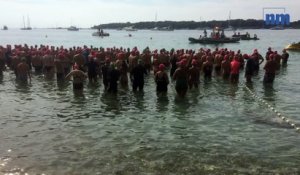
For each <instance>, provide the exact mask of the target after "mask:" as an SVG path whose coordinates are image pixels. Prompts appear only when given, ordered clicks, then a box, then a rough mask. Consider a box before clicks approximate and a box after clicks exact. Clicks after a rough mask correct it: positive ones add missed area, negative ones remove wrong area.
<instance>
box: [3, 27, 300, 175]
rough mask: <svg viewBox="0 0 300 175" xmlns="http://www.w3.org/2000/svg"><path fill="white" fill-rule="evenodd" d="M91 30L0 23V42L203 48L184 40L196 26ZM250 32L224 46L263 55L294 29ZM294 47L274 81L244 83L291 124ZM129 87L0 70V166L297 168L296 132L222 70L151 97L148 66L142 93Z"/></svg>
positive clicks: (295, 91) (171, 170) (115, 170)
mask: <svg viewBox="0 0 300 175" xmlns="http://www.w3.org/2000/svg"><path fill="white" fill-rule="evenodd" d="M5 32H6V33H5ZM22 32H24V33H22ZM26 32H27V33H26ZM91 32H92V31H90V30H82V31H79V32H67V31H62V30H60V31H57V30H46V29H44V30H42V29H36V30H32V31H19V30H9V31H0V38H1V39H0V44H8V43H11V44H14V43H25V42H26V43H28V44H49V45H56V46H59V45H64V46H73V45H76V46H77V45H80V46H81V45H84V44H86V45H94V46H95V47H100V46H103V47H112V46H117V47H119V46H123V47H124V46H126V47H133V46H138V47H139V48H140V49H142V48H144V47H146V46H149V47H150V48H151V49H154V48H158V49H160V48H162V47H165V48H167V49H170V48H173V47H174V48H176V49H177V48H185V49H189V48H190V49H196V48H200V47H201V45H193V44H189V43H188V41H187V37H189V36H194V37H197V36H198V35H200V34H199V33H201V31H174V32H153V31H137V32H132V35H133V37H131V38H129V37H127V35H128V33H127V32H124V31H109V33H110V34H111V36H110V37H108V38H95V37H92V36H91ZM249 32H250V33H257V35H258V37H260V38H261V40H260V41H256V42H255V41H248V42H247V41H243V42H241V43H240V44H229V45H223V46H221V47H228V48H230V49H233V50H237V49H238V48H240V49H241V50H242V51H244V52H250V51H252V50H253V49H254V48H258V49H259V50H260V51H261V52H262V53H263V54H264V53H265V51H266V48H267V47H268V46H269V45H271V46H273V48H275V49H276V50H278V51H281V49H282V48H283V47H284V46H285V45H286V44H288V43H290V42H294V41H295V39H297V38H296V36H297V37H298V36H299V31H298V30H284V31H268V30H249ZM270 32H272V33H270ZM45 35H47V36H48V37H47V38H45ZM150 37H152V40H150ZM209 47H212V48H213V47H214V46H209ZM299 56H300V54H299V53H294V52H291V53H290V61H289V65H288V67H287V68H284V69H281V70H280V71H279V72H278V75H277V76H276V80H275V82H274V84H273V86H271V87H265V86H263V84H262V78H263V71H260V74H259V75H258V76H257V77H255V78H254V83H253V84H252V86H250V88H251V89H252V90H253V91H254V92H255V93H256V94H257V95H258V96H260V97H262V98H263V99H264V100H266V101H267V102H269V103H270V104H272V105H274V106H275V108H276V109H277V110H279V111H280V112H281V113H283V114H284V115H285V116H287V117H288V118H290V119H292V120H293V121H294V122H295V123H296V124H298V125H300V117H299V113H300V109H299V103H300V100H299V99H300V98H299V97H300V95H299V94H300V88H299V85H300V80H299V74H300V70H299V66H300V61H299ZM240 81H241V82H243V81H244V79H243V76H242V74H241V76H240ZM130 89H131V88H129V90H125V89H120V90H119V92H118V94H117V95H111V94H106V93H104V92H103V85H102V84H98V85H97V86H92V85H89V84H88V83H86V85H85V89H84V92H83V93H82V94H78V93H73V90H72V86H71V83H70V82H65V83H57V82H56V80H47V79H45V78H44V77H43V76H42V75H34V77H33V80H32V83H31V84H29V85H24V84H19V83H18V82H16V81H15V77H14V75H13V74H12V72H5V73H4V76H3V78H2V79H1V80H0V94H1V95H0V101H1V103H0V110H1V113H0V116H1V117H0V140H1V144H0V174H22V173H23V174H25V173H28V174H42V173H44V174H268V173H269V174H276V173H279V174H299V173H300V168H299V164H300V159H299V157H300V148H299V145H300V139H299V137H300V133H297V132H296V131H295V129H293V128H291V127H290V126H289V125H287V124H285V123H284V122H283V121H282V120H280V119H279V118H277V117H276V114H275V113H273V112H272V111H271V110H270V109H268V108H267V107H266V106H265V105H264V104H262V103H260V102H258V101H257V100H255V99H254V98H253V97H252V96H251V94H250V93H249V92H248V91H247V90H246V89H245V88H244V87H243V86H242V85H231V84H229V83H228V82H226V81H225V82H224V81H223V80H222V79H221V78H219V77H213V79H212V80H211V81H210V82H205V81H204V80H203V79H201V85H200V88H199V90H192V91H189V92H188V93H187V97H186V98H184V99H181V98H178V97H176V93H175V90H174V85H173V84H172V83H171V85H170V86H169V91H168V94H167V96H157V95H156V92H155V86H154V80H153V76H152V75H149V76H148V77H147V78H146V85H145V89H144V92H143V93H133V92H132V91H131V90H130Z"/></svg>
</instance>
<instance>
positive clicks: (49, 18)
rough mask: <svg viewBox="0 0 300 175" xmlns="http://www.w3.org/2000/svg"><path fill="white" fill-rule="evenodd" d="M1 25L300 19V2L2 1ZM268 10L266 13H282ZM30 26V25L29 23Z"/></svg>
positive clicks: (285, 0) (237, 0)
mask: <svg viewBox="0 0 300 175" xmlns="http://www.w3.org/2000/svg"><path fill="white" fill-rule="evenodd" d="M0 7H1V12H0V26H3V25H7V26H8V27H9V28H20V27H22V26H23V17H25V19H26V20H27V16H28V17H29V19H30V24H31V27H37V28H47V27H68V26H70V25H75V26H77V27H83V28H85V27H92V26H94V25H98V24H107V23H113V22H140V21H155V19H156V18H157V21H165V20H170V21H191V20H193V21H209V20H227V19H228V18H229V13H231V15H230V16H231V19H263V10H262V9H263V8H264V7H284V8H285V9H286V13H288V14H290V17H291V21H297V20H299V19H300V10H298V9H299V7H300V1H299V0H0ZM282 12H283V10H266V11H265V13H282ZM26 23H27V22H26Z"/></svg>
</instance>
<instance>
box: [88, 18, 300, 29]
mask: <svg viewBox="0 0 300 175" xmlns="http://www.w3.org/2000/svg"><path fill="white" fill-rule="evenodd" d="M230 25H231V26H232V27H234V28H238V29H261V28H271V27H273V26H266V25H264V21H263V20H256V19H247V20H244V19H234V20H230ZM130 26H133V27H134V28H136V29H153V28H155V27H172V28H173V29H203V28H213V27H216V26H218V27H222V28H226V27H228V20H226V21H215V20H213V21H201V22H195V21H157V22H155V21H148V22H136V23H130V22H127V23H109V24H101V25H95V26H94V27H92V28H102V29H122V28H124V27H130ZM287 27H290V28H296V29H300V20H299V21H295V22H291V23H290V25H289V26H287Z"/></svg>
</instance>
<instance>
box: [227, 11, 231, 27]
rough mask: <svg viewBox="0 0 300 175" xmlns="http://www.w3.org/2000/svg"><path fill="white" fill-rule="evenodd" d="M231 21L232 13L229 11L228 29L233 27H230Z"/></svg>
mask: <svg viewBox="0 0 300 175" xmlns="http://www.w3.org/2000/svg"><path fill="white" fill-rule="evenodd" d="M230 20H231V11H229V18H228V27H231V26H230Z"/></svg>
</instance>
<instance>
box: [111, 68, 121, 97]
mask: <svg viewBox="0 0 300 175" xmlns="http://www.w3.org/2000/svg"><path fill="white" fill-rule="evenodd" d="M109 75H110V76H109V77H110V79H109V88H108V92H113V93H116V92H117V91H118V80H119V78H120V71H119V70H117V69H112V70H111V71H109Z"/></svg>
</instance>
